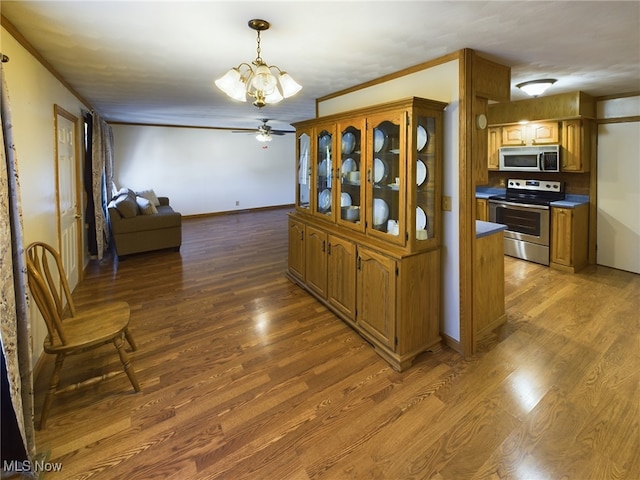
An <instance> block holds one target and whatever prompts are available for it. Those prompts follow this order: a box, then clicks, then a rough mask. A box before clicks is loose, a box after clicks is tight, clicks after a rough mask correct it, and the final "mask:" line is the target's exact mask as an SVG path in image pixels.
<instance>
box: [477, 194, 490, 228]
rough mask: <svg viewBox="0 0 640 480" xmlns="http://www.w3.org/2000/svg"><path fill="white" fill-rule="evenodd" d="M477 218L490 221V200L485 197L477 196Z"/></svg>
mask: <svg viewBox="0 0 640 480" xmlns="http://www.w3.org/2000/svg"><path fill="white" fill-rule="evenodd" d="M476 220H483V221H485V222H488V221H489V202H488V201H487V200H486V199H484V198H476Z"/></svg>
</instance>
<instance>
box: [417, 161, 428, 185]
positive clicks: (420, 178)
mask: <svg viewBox="0 0 640 480" xmlns="http://www.w3.org/2000/svg"><path fill="white" fill-rule="evenodd" d="M427 176H428V170H427V166H426V165H425V164H424V162H423V161H422V160H418V161H417V162H416V183H417V184H418V186H420V185H422V184H423V183H424V182H425V181H426V180H427Z"/></svg>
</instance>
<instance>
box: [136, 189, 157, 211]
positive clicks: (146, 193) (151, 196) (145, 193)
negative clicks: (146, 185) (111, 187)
mask: <svg viewBox="0 0 640 480" xmlns="http://www.w3.org/2000/svg"><path fill="white" fill-rule="evenodd" d="M136 195H138V196H139V197H142V198H146V199H147V200H149V201H150V202H151V203H152V204H153V205H155V206H156V207H159V206H160V200H158V197H157V196H156V192H154V191H153V190H151V189H149V190H141V191H139V192H136Z"/></svg>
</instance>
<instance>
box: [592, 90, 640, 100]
mask: <svg viewBox="0 0 640 480" xmlns="http://www.w3.org/2000/svg"><path fill="white" fill-rule="evenodd" d="M638 96H640V91H637V92H628V93H618V94H617V95H603V96H602V97H596V102H602V101H605V100H616V99H618V98H629V97H638Z"/></svg>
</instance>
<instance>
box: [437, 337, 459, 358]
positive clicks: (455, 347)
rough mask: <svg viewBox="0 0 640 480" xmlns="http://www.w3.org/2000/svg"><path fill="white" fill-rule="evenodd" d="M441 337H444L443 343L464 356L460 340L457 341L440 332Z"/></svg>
mask: <svg viewBox="0 0 640 480" xmlns="http://www.w3.org/2000/svg"><path fill="white" fill-rule="evenodd" d="M440 336H441V337H442V343H444V344H445V345H446V346H447V347H449V348H451V349H452V350H455V351H456V352H458V353H459V354H460V355H463V356H464V353H462V345H460V341H459V340H455V339H453V338H451V337H450V336H449V335H447V334H446V333H443V332H440Z"/></svg>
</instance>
